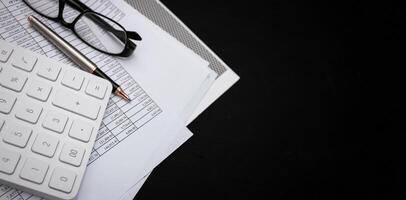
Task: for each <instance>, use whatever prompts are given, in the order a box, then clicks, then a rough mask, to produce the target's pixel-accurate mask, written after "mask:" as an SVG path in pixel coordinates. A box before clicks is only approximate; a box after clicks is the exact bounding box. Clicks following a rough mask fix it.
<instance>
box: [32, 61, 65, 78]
mask: <svg viewBox="0 0 406 200" xmlns="http://www.w3.org/2000/svg"><path fill="white" fill-rule="evenodd" d="M37 66H38V72H37V75H38V76H40V77H42V78H45V79H48V80H50V81H56V79H58V76H59V72H60V71H61V67H59V66H56V65H54V64H50V63H43V62H39V63H38V64H37Z"/></svg>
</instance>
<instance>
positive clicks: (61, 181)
mask: <svg viewBox="0 0 406 200" xmlns="http://www.w3.org/2000/svg"><path fill="white" fill-rule="evenodd" d="M75 180H76V174H75V173H74V172H72V171H70V170H67V169H64V168H62V167H57V168H55V170H54V172H53V173H52V177H51V181H50V182H49V187H50V188H52V189H55V190H59V191H62V192H65V193H70V192H71V191H72V188H73V184H74V183H75Z"/></svg>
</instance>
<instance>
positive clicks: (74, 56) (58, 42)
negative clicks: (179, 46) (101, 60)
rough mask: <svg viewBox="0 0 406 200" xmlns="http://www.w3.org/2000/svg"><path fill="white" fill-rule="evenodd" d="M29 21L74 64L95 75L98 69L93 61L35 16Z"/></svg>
mask: <svg viewBox="0 0 406 200" xmlns="http://www.w3.org/2000/svg"><path fill="white" fill-rule="evenodd" d="M28 21H29V22H30V24H31V25H32V26H33V27H34V28H35V29H36V30H37V31H38V32H40V33H41V34H42V35H43V36H44V37H45V38H48V40H49V41H50V42H51V43H52V44H53V45H55V46H56V47H58V49H59V50H61V51H62V52H63V53H64V54H65V55H67V56H68V57H69V58H70V59H71V60H72V61H73V62H74V63H76V64H77V65H79V67H80V68H81V69H83V70H86V71H88V72H90V73H93V71H95V70H96V69H97V66H96V64H94V63H93V62H92V61H91V60H89V59H88V58H87V57H86V56H84V55H83V54H82V53H81V52H80V51H79V50H77V49H76V48H75V47H73V46H72V45H71V44H69V43H68V42H67V41H66V40H65V39H63V38H62V37H60V36H59V35H58V34H57V33H55V32H54V31H53V30H51V29H50V28H48V27H47V26H46V25H45V24H43V23H42V22H41V21H39V20H38V19H37V18H36V17H34V16H29V17H28Z"/></svg>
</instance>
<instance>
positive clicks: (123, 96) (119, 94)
mask: <svg viewBox="0 0 406 200" xmlns="http://www.w3.org/2000/svg"><path fill="white" fill-rule="evenodd" d="M115 94H116V95H117V96H119V97H121V98H123V99H125V100H126V101H131V99H130V97H129V96H128V95H127V94H126V93H125V92H124V90H123V89H121V87H119V88H117V90H116V92H115Z"/></svg>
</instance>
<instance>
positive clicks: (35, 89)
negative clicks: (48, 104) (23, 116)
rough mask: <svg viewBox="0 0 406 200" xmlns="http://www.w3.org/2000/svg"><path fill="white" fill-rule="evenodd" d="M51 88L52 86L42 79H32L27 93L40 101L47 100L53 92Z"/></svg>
mask: <svg viewBox="0 0 406 200" xmlns="http://www.w3.org/2000/svg"><path fill="white" fill-rule="evenodd" d="M51 90H52V86H50V85H48V84H45V83H43V82H41V81H37V80H31V81H29V84H28V91H27V95H28V96H30V97H32V98H34V99H37V100H40V101H46V100H47V99H48V97H49V94H50V93H51Z"/></svg>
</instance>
